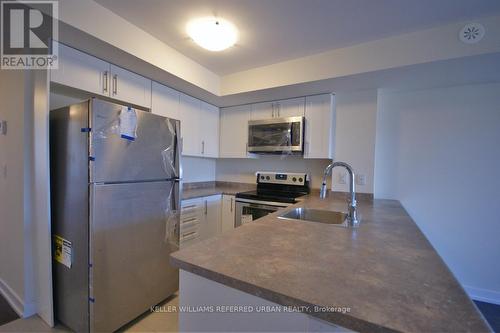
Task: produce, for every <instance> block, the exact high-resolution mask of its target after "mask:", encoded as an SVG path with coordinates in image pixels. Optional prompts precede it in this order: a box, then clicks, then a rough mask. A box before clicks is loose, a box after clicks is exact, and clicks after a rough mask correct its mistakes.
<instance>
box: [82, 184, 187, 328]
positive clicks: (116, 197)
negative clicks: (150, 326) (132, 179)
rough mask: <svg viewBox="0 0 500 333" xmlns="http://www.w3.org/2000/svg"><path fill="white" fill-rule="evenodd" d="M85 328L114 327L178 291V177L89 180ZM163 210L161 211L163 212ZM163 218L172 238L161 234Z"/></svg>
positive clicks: (163, 229) (163, 225)
mask: <svg viewBox="0 0 500 333" xmlns="http://www.w3.org/2000/svg"><path fill="white" fill-rule="evenodd" d="M90 186H91V217H92V218H91V228H90V236H91V237H90V257H91V268H90V297H91V303H90V316H91V322H90V327H91V331H92V332H111V331H115V330H117V329H118V328H120V327H121V326H123V325H124V324H126V323H128V322H129V321H131V320H133V319H134V318H136V317H137V316H139V315H140V314H142V313H144V312H145V311H148V309H149V307H150V306H153V305H156V304H158V303H160V302H161V301H162V300H164V299H165V298H167V297H168V296H170V295H172V294H173V293H174V292H175V291H176V290H178V284H179V276H178V270H177V269H175V268H173V267H172V266H170V264H169V255H170V253H171V252H173V251H176V250H177V249H178V237H179V232H178V229H179V214H175V215H174V216H170V217H171V218H170V219H168V217H169V214H168V213H172V211H173V210H175V212H178V211H179V209H178V206H177V205H178V197H177V196H178V192H177V186H178V183H177V182H169V181H159V182H146V183H126V184H92V185H90ZM167 210H168V212H167V213H166V211H167ZM167 221H170V222H171V223H175V224H176V225H175V228H176V232H175V237H176V238H175V239H165V236H166V232H167Z"/></svg>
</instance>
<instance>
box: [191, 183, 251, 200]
mask: <svg viewBox="0 0 500 333" xmlns="http://www.w3.org/2000/svg"><path fill="white" fill-rule="evenodd" d="M255 188H256V185H255V184H247V183H233V182H219V181H218V182H198V183H185V184H184V187H183V190H182V200H186V199H193V198H199V197H207V196H210V195H216V194H231V195H234V194H236V193H238V192H244V191H251V190H255Z"/></svg>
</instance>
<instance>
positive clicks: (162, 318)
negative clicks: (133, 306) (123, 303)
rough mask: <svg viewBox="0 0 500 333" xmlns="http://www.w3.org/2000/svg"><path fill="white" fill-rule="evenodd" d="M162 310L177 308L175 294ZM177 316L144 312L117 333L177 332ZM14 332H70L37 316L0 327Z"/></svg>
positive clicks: (0, 329) (164, 303)
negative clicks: (50, 324) (171, 307)
mask: <svg viewBox="0 0 500 333" xmlns="http://www.w3.org/2000/svg"><path fill="white" fill-rule="evenodd" d="M159 306H162V307H164V308H167V307H168V306H175V307H176V308H177V307H178V306H179V297H178V296H177V294H175V295H173V296H172V297H170V298H168V299H166V300H165V301H164V302H163V303H161V304H159ZM177 318H178V316H177V313H176V312H149V311H148V312H145V313H144V314H142V315H141V316H140V317H138V318H137V319H135V320H134V321H132V322H130V323H129V324H127V325H125V326H124V327H122V328H121V329H119V330H118V331H119V332H127V333H131V332H148V333H153V332H178V320H177ZM7 332H9V333H14V332H37V333H67V332H71V331H70V330H68V329H67V328H66V327H64V326H62V325H60V324H58V325H56V327H53V328H52V327H49V326H47V324H45V322H44V321H43V320H42V319H41V318H40V317H38V316H32V317H29V318H24V319H17V320H14V321H11V322H10V323H8V324H5V325H2V326H0V333H7Z"/></svg>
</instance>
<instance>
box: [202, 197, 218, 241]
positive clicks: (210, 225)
mask: <svg viewBox="0 0 500 333" xmlns="http://www.w3.org/2000/svg"><path fill="white" fill-rule="evenodd" d="M203 204H204V216H205V218H204V220H203V222H202V224H201V228H200V231H201V239H208V238H212V237H214V236H217V235H218V234H219V233H220V232H221V231H220V228H221V226H220V218H221V196H220V195H212V196H209V197H204V198H203Z"/></svg>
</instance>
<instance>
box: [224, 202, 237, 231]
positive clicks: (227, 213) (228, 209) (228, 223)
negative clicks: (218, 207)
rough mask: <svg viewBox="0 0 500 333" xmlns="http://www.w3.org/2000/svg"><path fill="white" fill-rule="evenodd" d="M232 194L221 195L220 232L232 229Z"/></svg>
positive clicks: (233, 206) (233, 203)
mask: <svg viewBox="0 0 500 333" xmlns="http://www.w3.org/2000/svg"><path fill="white" fill-rule="evenodd" d="M234 199H235V197H234V195H228V194H223V195H222V211H221V232H226V231H229V230H232V229H234V213H235V211H234V209H235V202H234Z"/></svg>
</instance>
